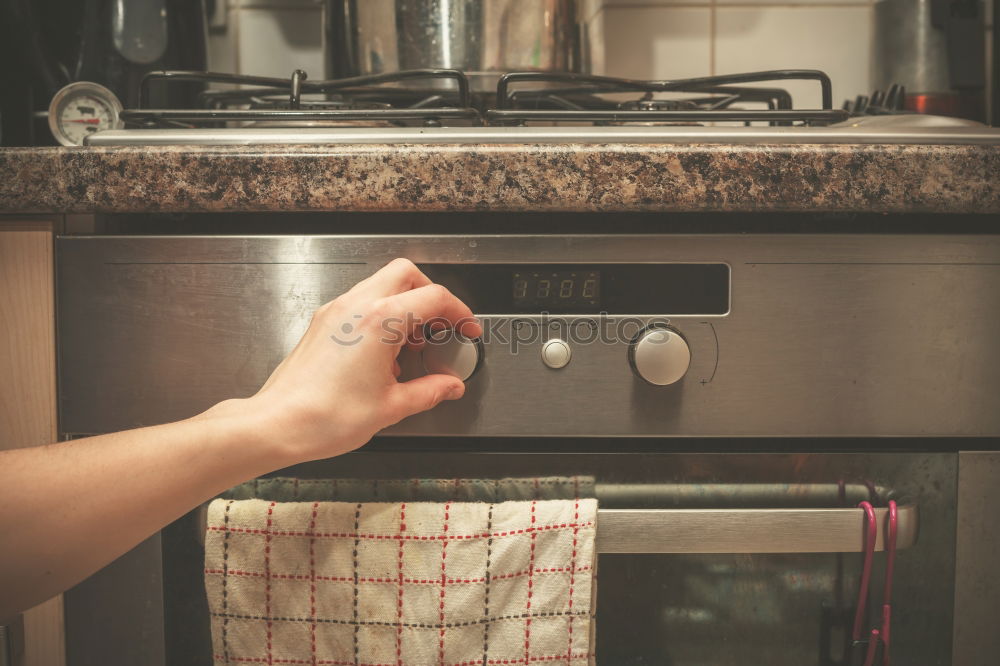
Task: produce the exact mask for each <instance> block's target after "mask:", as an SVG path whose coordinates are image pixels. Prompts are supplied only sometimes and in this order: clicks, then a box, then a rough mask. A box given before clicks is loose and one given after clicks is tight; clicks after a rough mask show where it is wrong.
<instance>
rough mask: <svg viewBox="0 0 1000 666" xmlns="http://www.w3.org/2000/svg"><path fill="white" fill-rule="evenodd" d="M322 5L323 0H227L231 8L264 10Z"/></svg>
mask: <svg viewBox="0 0 1000 666" xmlns="http://www.w3.org/2000/svg"><path fill="white" fill-rule="evenodd" d="M216 1H217V2H219V1H221V0H216ZM322 4H323V0H229V5H230V6H231V7H263V8H266V9H288V8H295V7H317V6H319V5H322Z"/></svg>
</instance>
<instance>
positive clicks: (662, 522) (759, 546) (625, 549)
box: [597, 504, 918, 553]
mask: <svg viewBox="0 0 1000 666" xmlns="http://www.w3.org/2000/svg"><path fill="white" fill-rule="evenodd" d="M887 512H888V509H885V508H880V509H875V517H876V519H877V521H878V526H879V529H878V531H877V534H878V538H877V541H876V543H875V549H876V550H883V549H884V547H885V544H884V538H885V535H884V531H885V530H884V526H885V520H886V514H887ZM898 513H899V521H898V533H897V538H896V548H897V550H898V549H902V548H909V547H910V546H912V545H913V544H914V543H915V542H916V540H917V522H918V520H917V506H916V505H915V504H904V505H900V506H899V509H898ZM863 527H864V512H863V511H862V510H861V509H854V508H842V509H599V510H598V512H597V552H598V553H853V552H861V549H862V540H863V534H864V531H863Z"/></svg>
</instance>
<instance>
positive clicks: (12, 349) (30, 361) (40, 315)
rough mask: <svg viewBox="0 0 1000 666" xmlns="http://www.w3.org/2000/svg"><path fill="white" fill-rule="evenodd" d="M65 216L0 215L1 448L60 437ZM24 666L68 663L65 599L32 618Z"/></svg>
mask: <svg viewBox="0 0 1000 666" xmlns="http://www.w3.org/2000/svg"><path fill="white" fill-rule="evenodd" d="M57 224H58V218H52V217H47V218H43V217H19V218H7V217H4V216H0V448H18V447H23V446H40V445H44V444H49V443H51V442H54V441H55V439H56V434H57V429H56V347H55V292H54V279H53V278H54V275H53V252H52V250H53V242H52V238H53V233H54V231H55V227H56V225H57ZM24 642H25V661H24V666H63V665H64V664H65V663H66V657H65V647H64V644H65V641H64V635H63V605H62V596H59V597H55V598H53V599H50V600H49V601H47V602H45V603H43V604H41V605H39V606H37V607H35V608H33V609H31V610H29V611H28V612H27V613H25V615H24Z"/></svg>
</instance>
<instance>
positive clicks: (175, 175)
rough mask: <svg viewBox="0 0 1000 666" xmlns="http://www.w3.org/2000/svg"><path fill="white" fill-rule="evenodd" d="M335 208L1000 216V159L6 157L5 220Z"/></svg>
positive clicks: (782, 151)
mask: <svg viewBox="0 0 1000 666" xmlns="http://www.w3.org/2000/svg"><path fill="white" fill-rule="evenodd" d="M330 210H342V211H476V210H494V211H677V212H693V211H755V212H761V211H816V212H821V211H857V212H940V213H944V212H947V213H1000V146H988V145H836V144H834V145H829V144H824V145H811V144H788V145H737V144H712V145H708V144H669V145H666V144H588V145H576V144H542V145H535V144H528V145H516V144H496V145H475V146H469V145H441V144H437V145H403V146H399V145H346V146H344V145H340V146H317V145H304V146H288V145H271V146H252V147H251V146H162V147H161V146H154V147H114V148H7V149H0V213H10V212H22V213H51V212H56V213H95V212H106V213H116V212H120V213H124V212H201V211H330Z"/></svg>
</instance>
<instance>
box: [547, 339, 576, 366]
mask: <svg viewBox="0 0 1000 666" xmlns="http://www.w3.org/2000/svg"><path fill="white" fill-rule="evenodd" d="M572 357H573V351H572V350H571V349H570V347H569V345H568V344H566V342H565V341H564V340H559V339H558V338H554V339H552V340H549V341H548V342H546V343H545V344H544V345H542V363H544V364H545V365H547V366H549V367H550V368H552V369H553V370H558V369H559V368H565V367H566V365H567V364H568V363H569V360H570V359H571V358H572Z"/></svg>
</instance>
